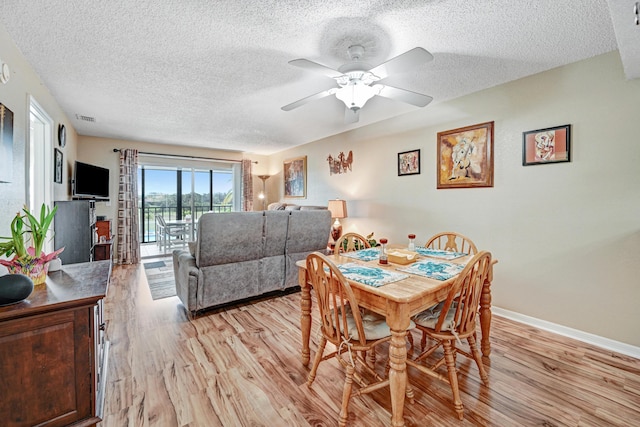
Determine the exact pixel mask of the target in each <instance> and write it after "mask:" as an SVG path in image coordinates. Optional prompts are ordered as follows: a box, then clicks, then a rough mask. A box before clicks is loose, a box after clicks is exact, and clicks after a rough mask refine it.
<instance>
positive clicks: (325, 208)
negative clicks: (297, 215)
mask: <svg viewBox="0 0 640 427" xmlns="http://www.w3.org/2000/svg"><path fill="white" fill-rule="evenodd" d="M327 209H328V208H327V207H326V206H300V210H301V211H317V210H327Z"/></svg>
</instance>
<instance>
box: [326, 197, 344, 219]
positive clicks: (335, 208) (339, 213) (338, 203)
mask: <svg viewBox="0 0 640 427" xmlns="http://www.w3.org/2000/svg"><path fill="white" fill-rule="evenodd" d="M328 209H329V210H330V211H331V218H346V217H347V202H346V201H344V200H340V199H335V200H329V207H328Z"/></svg>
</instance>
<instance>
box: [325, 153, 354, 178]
mask: <svg viewBox="0 0 640 427" xmlns="http://www.w3.org/2000/svg"><path fill="white" fill-rule="evenodd" d="M327 162H329V175H333V174H334V173H345V172H348V171H350V170H351V164H352V163H353V151H349V155H347V156H345V155H344V151H341V152H340V154H338V157H333V156H332V155H331V154H329V157H327Z"/></svg>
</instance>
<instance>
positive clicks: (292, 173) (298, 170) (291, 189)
mask: <svg viewBox="0 0 640 427" xmlns="http://www.w3.org/2000/svg"><path fill="white" fill-rule="evenodd" d="M283 169H284V170H283V176H284V197H307V156H301V157H296V158H294V159H288V160H285V161H284V165H283Z"/></svg>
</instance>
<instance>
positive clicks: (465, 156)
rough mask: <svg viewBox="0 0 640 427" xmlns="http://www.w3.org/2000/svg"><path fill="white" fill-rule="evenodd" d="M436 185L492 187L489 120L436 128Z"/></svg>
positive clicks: (491, 142)
mask: <svg viewBox="0 0 640 427" xmlns="http://www.w3.org/2000/svg"><path fill="white" fill-rule="evenodd" d="M437 145H438V171H437V173H438V176H437V188H470V187H493V122H486V123H480V124H477V125H472V126H467V127H463V128H458V129H453V130H448V131H445V132H438V143H437Z"/></svg>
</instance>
